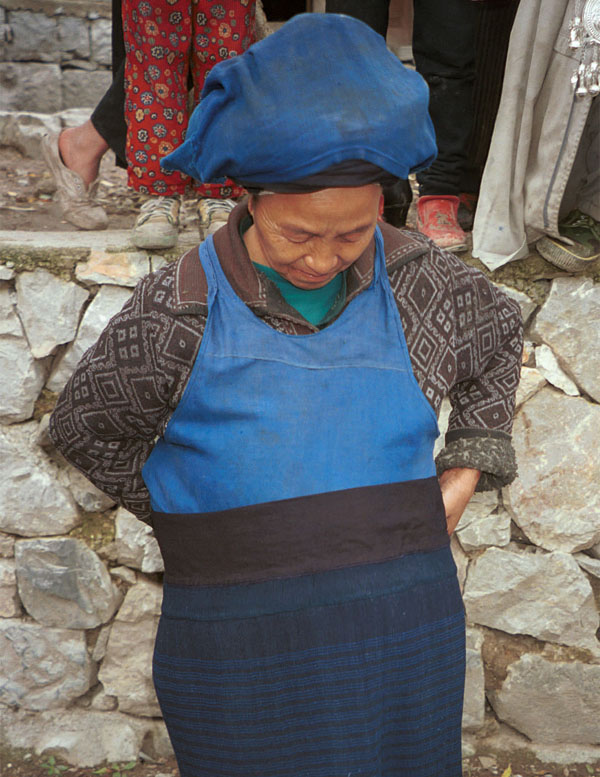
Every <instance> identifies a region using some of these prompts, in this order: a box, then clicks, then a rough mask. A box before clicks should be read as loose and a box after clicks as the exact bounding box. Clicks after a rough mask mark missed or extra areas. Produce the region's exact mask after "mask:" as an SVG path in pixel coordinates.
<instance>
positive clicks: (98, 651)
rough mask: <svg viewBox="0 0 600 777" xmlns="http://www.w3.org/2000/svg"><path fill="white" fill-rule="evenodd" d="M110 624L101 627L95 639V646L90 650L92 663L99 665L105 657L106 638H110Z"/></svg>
mask: <svg viewBox="0 0 600 777" xmlns="http://www.w3.org/2000/svg"><path fill="white" fill-rule="evenodd" d="M110 629H111V624H108V625H106V626H103V627H102V628H101V629H100V631H99V633H98V637H97V639H96V644H95V645H94V647H93V649H92V661H96V663H100V661H102V660H103V659H104V656H105V655H106V648H107V647H108V638H109V636H110Z"/></svg>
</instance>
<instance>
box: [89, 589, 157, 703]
mask: <svg viewBox="0 0 600 777" xmlns="http://www.w3.org/2000/svg"><path fill="white" fill-rule="evenodd" d="M161 599H162V590H161V587H160V586H159V585H157V584H155V583H150V582H149V581H147V580H140V581H139V582H138V583H136V585H134V586H133V587H132V588H130V589H129V591H128V593H127V595H126V597H125V601H124V602H123V605H122V607H121V609H120V610H119V612H118V614H117V617H116V618H115V621H114V623H113V625H112V628H111V630H110V637H109V639H108V647H107V650H106V656H105V658H104V661H103V662H102V667H101V668H100V672H99V674H98V679H99V680H100V682H101V683H102V685H103V686H104V690H105V691H106V693H107V694H109V695H110V696H116V697H117V699H118V700H119V710H121V712H129V713H131V714H132V715H141V716H148V717H153V716H154V717H158V716H160V708H159V706H158V701H157V699H156V695H155V693H154V685H153V683H152V653H153V650H154V639H155V636H156V630H157V628H158V615H159V612H160V602H161Z"/></svg>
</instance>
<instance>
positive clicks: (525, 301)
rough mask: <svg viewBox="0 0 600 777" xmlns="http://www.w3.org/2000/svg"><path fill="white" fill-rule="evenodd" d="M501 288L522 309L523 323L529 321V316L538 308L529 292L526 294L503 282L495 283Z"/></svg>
mask: <svg viewBox="0 0 600 777" xmlns="http://www.w3.org/2000/svg"><path fill="white" fill-rule="evenodd" d="M494 285H495V286H496V287H497V288H499V289H500V291H502V292H503V293H504V294H506V296H507V297H508V298H509V299H512V300H514V301H515V302H516V303H517V305H518V306H519V308H520V309H521V316H522V317H523V323H527V321H528V319H529V316H530V315H531V314H532V313H533V311H534V310H535V309H536V307H537V305H536V304H535V302H534V301H533V300H532V299H531V297H530V296H529V295H528V294H525V293H524V292H522V291H519V290H518V289H513V288H511V287H510V286H505V285H504V284H503V283H496V284H494Z"/></svg>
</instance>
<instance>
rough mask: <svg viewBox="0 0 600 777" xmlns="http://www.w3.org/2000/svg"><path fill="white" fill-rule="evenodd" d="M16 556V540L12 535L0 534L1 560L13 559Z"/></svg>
mask: <svg viewBox="0 0 600 777" xmlns="http://www.w3.org/2000/svg"><path fill="white" fill-rule="evenodd" d="M14 555H15V538H14V537H13V536H12V535H11V534H4V532H0V558H13V557H14Z"/></svg>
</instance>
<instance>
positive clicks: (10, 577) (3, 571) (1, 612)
mask: <svg viewBox="0 0 600 777" xmlns="http://www.w3.org/2000/svg"><path fill="white" fill-rule="evenodd" d="M20 614H21V602H20V601H19V595H18V593H17V578H16V575H15V562H14V560H13V559H11V558H10V559H9V558H2V559H0V618H16V617H17V616H18V615H20Z"/></svg>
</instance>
